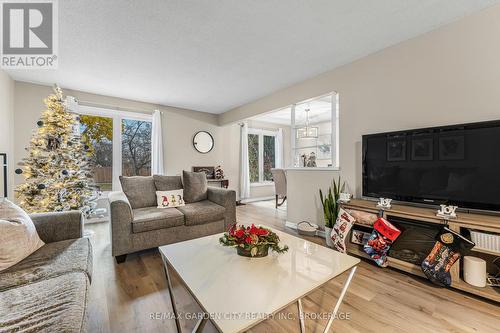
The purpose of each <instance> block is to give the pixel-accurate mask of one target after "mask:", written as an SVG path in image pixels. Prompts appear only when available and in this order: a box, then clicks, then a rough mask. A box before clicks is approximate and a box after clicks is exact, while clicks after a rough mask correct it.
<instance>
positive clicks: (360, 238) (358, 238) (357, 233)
mask: <svg viewBox="0 0 500 333" xmlns="http://www.w3.org/2000/svg"><path fill="white" fill-rule="evenodd" d="M370 235H371V234H370V233H369V232H364V231H361V230H356V229H353V230H352V233H351V243H354V244H359V245H365V244H366V243H367V242H368V239H369V238H370Z"/></svg>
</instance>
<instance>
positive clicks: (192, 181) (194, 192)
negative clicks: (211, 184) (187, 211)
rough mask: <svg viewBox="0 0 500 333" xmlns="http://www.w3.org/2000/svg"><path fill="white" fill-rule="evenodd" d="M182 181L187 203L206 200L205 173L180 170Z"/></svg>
mask: <svg viewBox="0 0 500 333" xmlns="http://www.w3.org/2000/svg"><path fill="white" fill-rule="evenodd" d="M182 183H183V185H184V186H183V187H184V200H186V202H187V203H191V202H198V201H202V200H207V198H208V193H207V175H206V174H205V173H204V172H189V171H182Z"/></svg>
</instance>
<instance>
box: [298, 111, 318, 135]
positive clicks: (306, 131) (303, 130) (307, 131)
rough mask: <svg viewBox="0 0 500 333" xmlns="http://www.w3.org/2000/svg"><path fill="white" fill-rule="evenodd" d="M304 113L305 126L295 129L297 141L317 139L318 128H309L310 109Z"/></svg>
mask: <svg viewBox="0 0 500 333" xmlns="http://www.w3.org/2000/svg"><path fill="white" fill-rule="evenodd" d="M304 111H305V112H306V126H305V127H299V128H297V139H317V138H318V131H319V128H318V127H316V126H309V111H311V109H305V110H304Z"/></svg>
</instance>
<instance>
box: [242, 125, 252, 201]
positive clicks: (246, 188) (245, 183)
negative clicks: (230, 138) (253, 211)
mask: <svg viewBox="0 0 500 333" xmlns="http://www.w3.org/2000/svg"><path fill="white" fill-rule="evenodd" d="M240 126H241V128H240V133H241V140H240V143H241V149H240V154H241V156H240V158H241V159H240V165H241V167H240V169H241V174H240V199H246V198H249V197H250V168H249V165H248V124H247V123H243V124H241V125H240Z"/></svg>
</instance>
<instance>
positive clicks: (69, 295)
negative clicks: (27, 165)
mask: <svg viewBox="0 0 500 333" xmlns="http://www.w3.org/2000/svg"><path fill="white" fill-rule="evenodd" d="M30 217H31V219H32V220H33V222H34V224H35V227H36V230H37V232H38V235H39V236H40V238H41V239H42V240H43V241H44V242H45V245H44V246H42V247H41V248H40V249H38V250H37V251H35V252H33V253H32V254H31V255H30V256H28V257H27V258H25V259H24V260H22V261H21V262H19V263H17V264H16V265H14V266H12V267H10V268H8V269H6V270H4V271H2V272H0V332H86V329H85V327H86V323H87V309H86V308H87V302H88V296H89V288H90V281H91V277H92V247H91V244H90V241H89V239H88V238H82V232H83V223H82V220H81V215H80V212H78V211H71V212H60V213H44V214H33V215H30Z"/></svg>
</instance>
